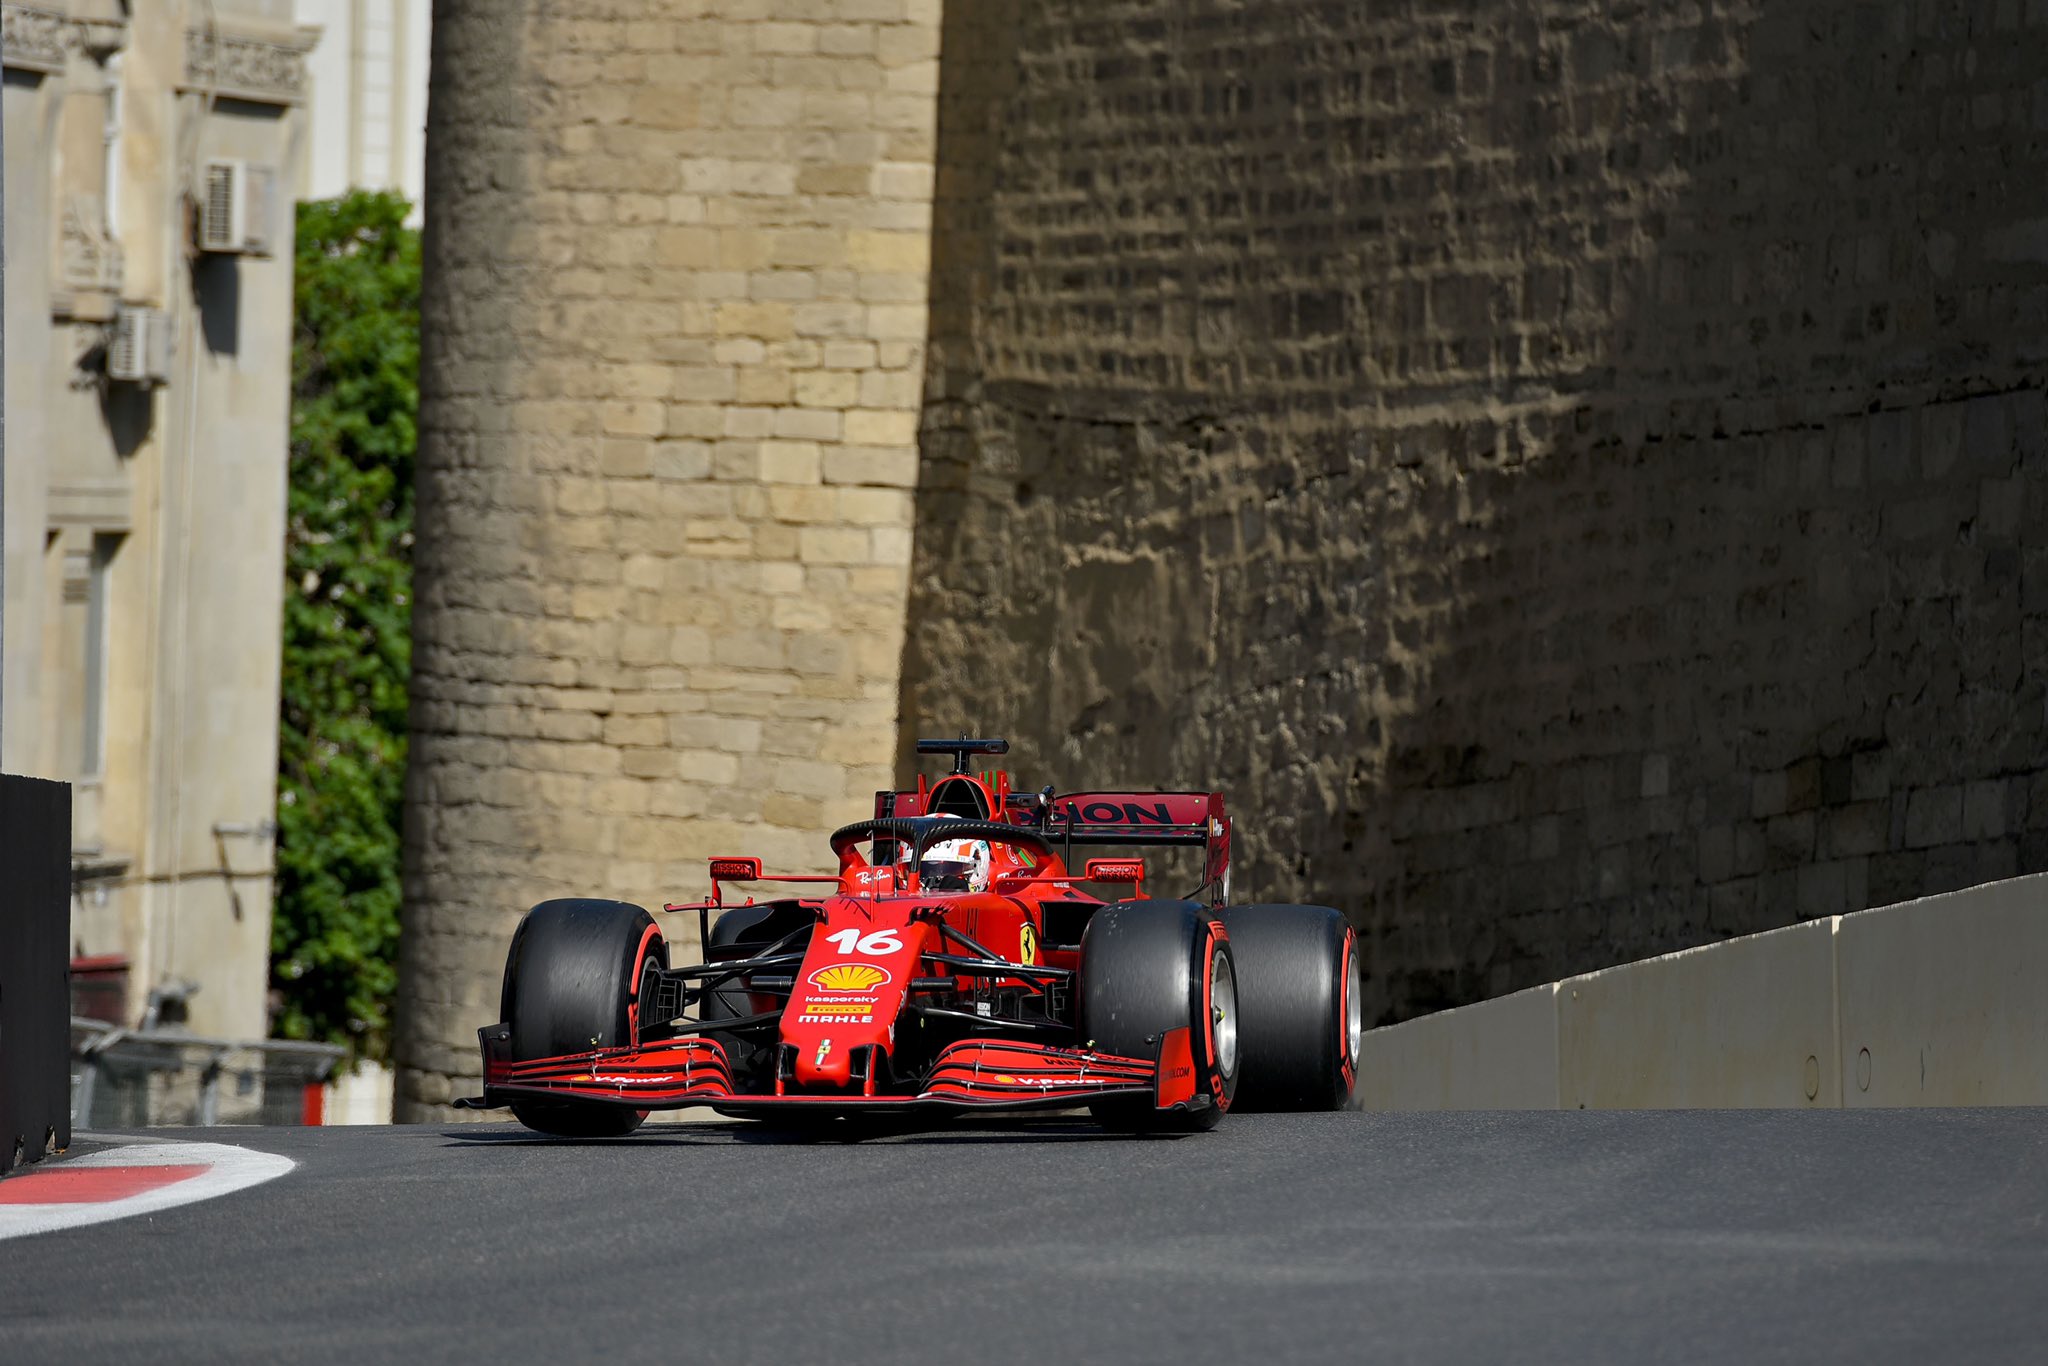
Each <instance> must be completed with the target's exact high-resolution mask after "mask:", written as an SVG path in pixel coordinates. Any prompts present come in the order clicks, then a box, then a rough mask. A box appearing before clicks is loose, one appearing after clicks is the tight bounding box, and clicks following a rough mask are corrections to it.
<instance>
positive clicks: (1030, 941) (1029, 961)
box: [1017, 920, 1038, 968]
mask: <svg viewBox="0 0 2048 1366" xmlns="http://www.w3.org/2000/svg"><path fill="white" fill-rule="evenodd" d="M1017 961H1018V962H1020V963H1022V964H1023V965H1024V966H1025V967H1027V968H1028V967H1035V966H1037V963H1038V931H1037V930H1035V929H1033V928H1031V922H1030V921H1028V920H1027V921H1025V922H1024V929H1023V931H1022V932H1021V933H1019V934H1018V936H1017Z"/></svg>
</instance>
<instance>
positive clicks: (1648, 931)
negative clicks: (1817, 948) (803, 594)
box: [904, 0, 2048, 1018]
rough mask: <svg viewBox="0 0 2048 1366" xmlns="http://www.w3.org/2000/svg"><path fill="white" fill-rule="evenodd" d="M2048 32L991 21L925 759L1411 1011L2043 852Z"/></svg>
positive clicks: (926, 548)
mask: <svg viewBox="0 0 2048 1366" xmlns="http://www.w3.org/2000/svg"><path fill="white" fill-rule="evenodd" d="M2044 45H2048V5H2043V4H2041V3H2038V0H2028V2H2027V3H2020V2H2019V0H2002V2H2001V3H1996V4H1993V3H1990V2H1989V0H1985V3H1962V2H1960V0H1958V2H1954V3H1936V2H1934V0H1897V3H1857V4H1847V3H1821V2H1820V0H1809V2H1808V3H1803V4H1773V5H1769V6H1765V5H1763V4H1761V3H1726V4H1713V5H1694V4H1685V5H1679V4H1652V5H1648V6H1642V5H1616V4H1597V3H1583V2H1574V0H1501V2H1500V3H1491V4H1479V3H1448V2H1446V3H1423V2H1422V0H1409V3H1377V4H1373V5H1369V6H1367V5H1358V4H1353V3H1346V2H1344V0H1260V3H1253V4H1241V3H1234V2H1231V0H976V2H975V3H973V4H968V5H954V6H949V7H948V11H947V14H946V20H945V32H944V46H945V52H946V61H945V68H944V72H943V81H942V89H941V93H940V116H939V129H940V133H939V173H938V186H937V202H936V208H935V230H934V241H933V253H934V260H933V277H932V278H933V295H934V307H933V313H932V339H931V362H930V369H929V373H928V381H927V393H926V398H925V408H924V416H923V431H922V448H923V472H922V489H921V492H920V495H919V504H918V509H917V511H918V523H917V541H916V556H915V565H914V568H913V576H912V589H911V622H912V629H911V633H910V636H909V638H908V644H907V647H906V653H905V674H904V686H905V700H904V729H905V732H906V734H908V733H914V732H917V731H930V730H944V729H949V728H954V727H959V726H967V727H970V728H973V729H976V730H978V731H986V732H993V733H1008V734H1010V735H1011V736H1012V737H1013V738H1014V739H1016V740H1018V741H1019V742H1020V743H1019V746H1018V750H1019V752H1018V753H1017V754H1016V755H1015V756H1014V757H1016V758H1017V760H1018V766H1019V767H1021V768H1023V769H1025V770H1026V771H1027V773H1028V774H1029V775H1030V776H1031V778H1032V779H1033V780H1034V781H1036V780H1038V778H1039V777H1040V775H1043V776H1044V777H1047V778H1054V779H1057V780H1059V781H1061V782H1063V783H1068V784H1073V783H1080V782H1093V781H1112V780H1114V781H1133V782H1137V781H1159V782H1172V783H1205V784H1206V783H1212V782H1213V783H1217V784H1220V785H1222V786H1224V787H1225V788H1226V789H1228V791H1229V792H1230V794H1231V798H1232V802H1233V809H1234V810H1235V811H1236V812H1237V813H1238V815H1239V818H1240V824H1241V827H1242V849H1243V854H1242V857H1243V858H1244V864H1243V873H1244V875H1245V876H1246V878H1247V881H1248V882H1249V883H1250V884H1251V885H1252V886H1253V887H1254V888H1255V889H1256V890H1257V891H1259V892H1261V893H1263V894H1266V895H1269V896H1273V897H1285V898H1293V897H1311V898H1315V899H1321V900H1328V901H1330V902H1332V903H1333V904H1336V905H1339V906H1342V907H1345V908H1346V909H1347V910H1349V911H1350V912H1351V913H1352V914H1353V915H1354V917H1355V918H1356V919H1357V920H1358V922H1359V923H1360V924H1361V926H1362V927H1364V928H1365V929H1366V930H1367V931H1368V932H1369V942H1370V954H1371V958H1370V965H1369V966H1370V974H1371V981H1370V991H1369V1002H1370V1006H1371V1011H1372V1014H1373V1015H1374V1016H1375V1017H1379V1018H1395V1017H1399V1016H1403V1015H1407V1014H1412V1013H1415V1012H1417V1011H1421V1010H1426V1009H1430V1008H1433V1007H1436V1006H1440V1005H1445V1004H1450V1003H1453V1002H1457V1001H1463V1000H1469V999H1473V998H1476V997H1481V996H1486V995H1491V994H1495V993H1498V992H1502V991H1506V990H1509V989H1512V988H1515V987H1518V986H1521V985H1525V984H1528V983H1531V982H1535V981H1540V980H1546V979H1550V978H1553V977H1556V976H1559V975H1562V974H1565V973H1568V972H1572V971H1577V970H1582V969H1588V968H1593V967H1598V966H1603V965H1606V964H1609V963H1613V962H1617V961H1622V960H1625V959H1629V958H1633V957H1638V956H1642V955H1646V954H1651V953H1655V952H1659V951H1664V950H1669V949H1675V948H1679V947H1682V946H1685V945H1689V944H1695V943H1699V942H1702V941H1706V940H1709V939H1713V938H1716V937H1720V936H1727V935H1735V934H1741V933H1745V932H1749V931H1754V930H1759V929H1763V928H1766V927H1770V926H1775V925H1780V924H1784V923H1787V922H1790V921H1793V920H1797V919H1800V918H1802V917H1811V916H1818V915H1824V914H1832V913H1835V912H1839V911H1843V910H1849V909H1856V908H1860V907H1862V906H1866V905H1873V904H1879V903H1883V902H1888V901H1893V900H1897V899H1900V898H1903V897H1910V896H1915V895H1919V894H1922V893H1928V892H1935V891H1940V890H1943V889H1946V888H1951V887H1956V886H1960V885H1963V884H1966V883H1969V882H1974V881H1978V880H1982V879H1986V878H1993V877H2000V876H2005V875H2009V874H2012V873H2015V872H2020V871H2033V870H2039V869H2043V868H2048V740H2044V720H2048V717H2044V708H2048V689H2044V680H2043V672H2042V671H2043V665H2044V662H2048V534H2044V533H2043V531H2042V528H2043V527H2044V526H2048V452H2044V441H2048V431H2044V403H2043V397H2044V383H2048V80H2044V78H2043V68H2042V64H2041V60H2040V57H2039V53H2040V52H2041V51H2042V49H2043V47H2044Z"/></svg>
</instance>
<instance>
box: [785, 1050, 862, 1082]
mask: <svg viewBox="0 0 2048 1366" xmlns="http://www.w3.org/2000/svg"><path fill="white" fill-rule="evenodd" d="M796 1082H797V1085H799V1086H801V1087H805V1088H809V1087H813V1086H816V1087H831V1088H834V1089H836V1088H839V1087H844V1086H849V1085H851V1084H852V1082H853V1049H852V1048H851V1047H850V1046H848V1045H846V1044H843V1043H841V1042H840V1041H839V1040H837V1039H834V1038H830V1037H826V1038H822V1039H819V1040H817V1041H816V1042H814V1043H813V1042H806V1043H804V1044H802V1045H799V1047H798V1050H797V1055H796Z"/></svg>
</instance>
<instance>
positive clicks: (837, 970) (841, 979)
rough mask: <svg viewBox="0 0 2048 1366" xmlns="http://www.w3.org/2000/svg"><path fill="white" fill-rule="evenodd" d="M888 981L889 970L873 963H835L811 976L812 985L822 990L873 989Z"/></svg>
mask: <svg viewBox="0 0 2048 1366" xmlns="http://www.w3.org/2000/svg"><path fill="white" fill-rule="evenodd" d="M888 981H889V970H888V969H887V968H878V967H876V966H875V965H874V964H873V963H834V964H832V965H831V966H830V967H823V968H819V969H818V970H817V971H816V972H814V973H812V974H811V976H810V983H811V985H812V986H814V987H816V988H818V990H820V991H872V990H874V989H875V988H876V987H879V986H884V985H886V984H887V983H888Z"/></svg>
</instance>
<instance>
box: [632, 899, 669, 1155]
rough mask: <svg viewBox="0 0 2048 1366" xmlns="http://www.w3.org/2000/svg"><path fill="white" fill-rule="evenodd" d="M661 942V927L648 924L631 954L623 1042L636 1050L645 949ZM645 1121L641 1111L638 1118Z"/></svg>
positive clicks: (645, 960) (643, 1113)
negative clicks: (631, 978) (631, 964)
mask: <svg viewBox="0 0 2048 1366" xmlns="http://www.w3.org/2000/svg"><path fill="white" fill-rule="evenodd" d="M660 942H661V926H659V925H656V924H654V923H653V922H652V921H650V922H648V926H647V928H646V930H644V931H643V932H642V933H641V935H640V947H639V948H638V949H636V950H634V952H633V985H632V986H631V987H629V988H628V989H627V996H626V1038H625V1042H627V1043H628V1044H631V1045H632V1046H633V1047H635V1048H637V1047H639V1046H640V983H641V981H642V979H643V978H644V977H645V976H646V974H647V948H648V945H650V944H657V943H660ZM640 1117H641V1118H642V1119H645V1118H646V1117H647V1116H646V1113H645V1112H644V1111H643V1112H642V1113H641V1116H640Z"/></svg>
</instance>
